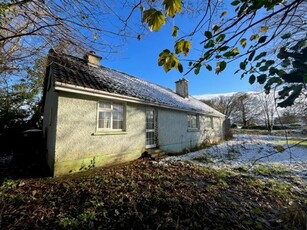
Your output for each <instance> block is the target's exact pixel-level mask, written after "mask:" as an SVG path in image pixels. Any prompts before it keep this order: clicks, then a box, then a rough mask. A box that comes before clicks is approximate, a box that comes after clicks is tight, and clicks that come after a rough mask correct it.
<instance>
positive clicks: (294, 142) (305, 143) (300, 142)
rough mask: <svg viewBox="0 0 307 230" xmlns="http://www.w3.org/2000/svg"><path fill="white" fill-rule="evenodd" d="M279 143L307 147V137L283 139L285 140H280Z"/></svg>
mask: <svg viewBox="0 0 307 230" xmlns="http://www.w3.org/2000/svg"><path fill="white" fill-rule="evenodd" d="M278 142H279V143H281V144H287V145H289V146H294V145H295V146H296V145H298V146H300V147H305V148H307V139H292V138H290V139H283V140H278Z"/></svg>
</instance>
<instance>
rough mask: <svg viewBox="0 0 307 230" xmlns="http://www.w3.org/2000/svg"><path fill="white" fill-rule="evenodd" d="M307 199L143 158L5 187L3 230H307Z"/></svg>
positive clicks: (257, 182) (251, 180)
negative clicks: (118, 164)
mask: <svg viewBox="0 0 307 230" xmlns="http://www.w3.org/2000/svg"><path fill="white" fill-rule="evenodd" d="M297 186H299V185H297ZM306 194H307V189H306V187H305V188H304V187H303V188H301V189H299V190H298V189H296V188H295V187H293V185H292V184H291V183H288V182H287V183H286V182H280V181H276V180H273V179H269V178H261V177H256V176H253V175H249V174H246V173H244V174H242V173H240V172H239V171H235V170H227V169H212V168H209V167H201V166H198V165H196V164H193V163H191V162H190V163H189V162H165V161H153V160H149V159H140V160H137V161H135V162H132V163H130V164H126V165H121V166H117V167H112V168H97V169H94V170H92V171H89V172H84V173H79V174H73V175H68V176H65V177H60V178H40V179H18V180H9V179H7V180H5V181H4V182H3V184H2V186H1V187H0V229H306V224H307V217H306V213H307V198H306Z"/></svg>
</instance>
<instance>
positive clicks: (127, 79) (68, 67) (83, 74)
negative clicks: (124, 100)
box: [49, 52, 224, 117]
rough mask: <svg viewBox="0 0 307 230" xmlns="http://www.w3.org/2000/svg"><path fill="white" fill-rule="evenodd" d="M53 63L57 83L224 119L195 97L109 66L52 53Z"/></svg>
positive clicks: (50, 58) (50, 57)
mask: <svg viewBox="0 0 307 230" xmlns="http://www.w3.org/2000/svg"><path fill="white" fill-rule="evenodd" d="M49 61H50V66H51V68H52V72H53V77H54V79H55V81H56V82H60V83H64V84H70V85H75V86H79V87H84V88H88V89H94V90H99V91H104V92H109V93H113V94H119V95H124V96H129V97H134V98H137V99H140V100H143V101H144V103H146V102H147V103H153V104H156V105H157V106H167V107H171V108H173V109H179V110H187V111H191V112H194V113H202V114H207V115H211V116H218V117H223V116H224V115H223V114H222V113H220V112H218V111H216V110H215V109H213V108H211V107H210V106H208V105H206V104H205V103H203V102H201V101H199V100H197V99H195V98H193V97H191V96H189V98H183V97H181V96H179V95H178V94H176V93H175V92H173V91H172V90H170V89H168V88H165V87H163V86H160V85H156V84H153V83H151V82H148V81H145V80H143V79H140V78H137V77H134V76H131V75H128V74H125V73H122V72H119V71H117V70H113V69H110V68H107V67H103V66H99V67H96V66H91V65H88V64H87V62H86V61H85V60H84V59H80V58H77V57H73V56H69V55H63V54H60V55H59V54H56V53H55V52H52V53H50V54H49Z"/></svg>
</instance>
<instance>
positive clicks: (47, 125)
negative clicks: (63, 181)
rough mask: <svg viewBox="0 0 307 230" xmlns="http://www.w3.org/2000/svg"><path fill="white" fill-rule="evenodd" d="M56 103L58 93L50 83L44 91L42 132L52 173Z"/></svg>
mask: <svg viewBox="0 0 307 230" xmlns="http://www.w3.org/2000/svg"><path fill="white" fill-rule="evenodd" d="M57 103H58V95H57V93H56V92H55V91H54V89H53V86H52V85H50V88H49V90H47V91H46V99H45V104H44V120H43V134H44V140H45V141H46V160H47V164H48V166H49V169H50V171H51V172H52V173H53V166H54V160H55V156H54V152H55V140H56V124H57Z"/></svg>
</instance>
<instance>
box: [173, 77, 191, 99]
mask: <svg viewBox="0 0 307 230" xmlns="http://www.w3.org/2000/svg"><path fill="white" fill-rule="evenodd" d="M175 83H176V93H177V94H178V95H179V96H181V97H183V98H188V97H189V91H188V80H187V79H185V78H181V79H179V80H178V81H176V82H175Z"/></svg>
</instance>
